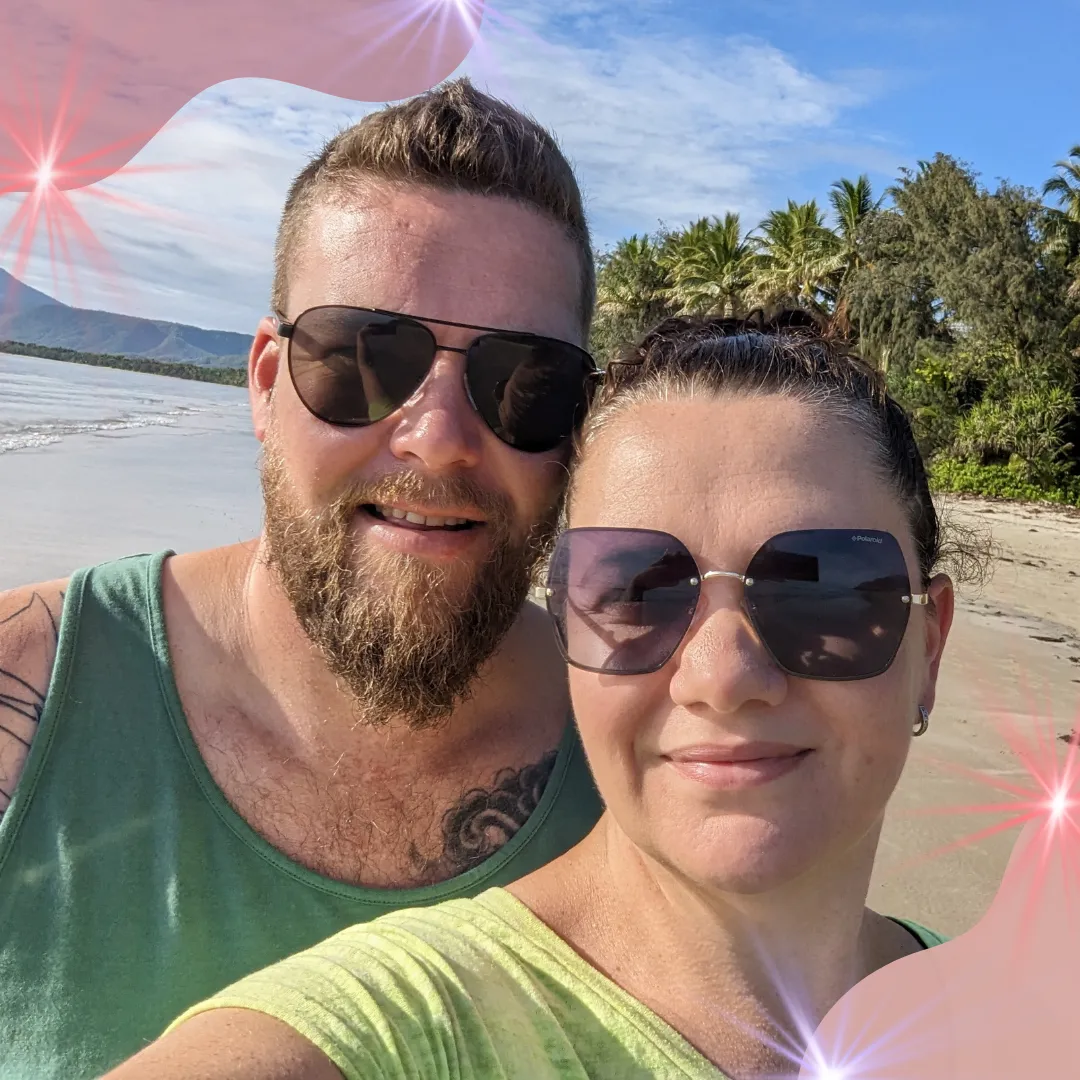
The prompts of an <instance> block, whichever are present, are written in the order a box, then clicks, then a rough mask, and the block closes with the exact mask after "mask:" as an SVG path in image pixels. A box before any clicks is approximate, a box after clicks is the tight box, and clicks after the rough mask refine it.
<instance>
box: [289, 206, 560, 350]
mask: <svg viewBox="0 0 1080 1080" xmlns="http://www.w3.org/2000/svg"><path fill="white" fill-rule="evenodd" d="M579 281H580V268H579V266H578V263H577V253H576V250H575V248H574V245H573V244H572V242H571V241H570V240H569V239H568V238H567V237H566V235H565V233H563V231H562V230H561V229H560V228H559V227H558V225H557V224H555V223H554V222H552V221H549V220H548V219H546V218H545V217H543V216H542V215H541V214H539V213H537V212H535V211H533V210H531V209H530V208H528V207H525V206H522V205H520V204H518V203H514V202H511V201H510V200H507V199H503V198H498V197H490V196H488V197H485V196H478V195H467V194H462V193H458V192H443V191H428V190H426V189H423V188H413V189H406V190H403V191H401V190H399V191H394V190H386V189H379V190H376V191H373V192H364V193H360V194H358V195H357V197H356V199H355V200H350V201H349V202H348V203H344V204H342V203H339V202H332V203H323V204H319V205H317V206H316V207H314V208H313V209H312V212H311V214H310V216H309V218H308V220H307V222H306V227H305V229H304V234H303V238H302V240H301V242H300V244H299V245H298V251H297V259H296V264H295V267H294V271H293V274H292V276H291V289H290V293H291V297H292V303H291V304H290V306H291V307H292V308H293V309H294V311H293V314H294V315H295V314H296V313H298V312H299V311H300V310H302V309H303V308H305V307H309V306H313V305H315V304H355V305H357V306H370V307H379V308H386V309H388V310H393V311H403V312H407V313H410V314H415V315H421V316H425V317H428V318H432V319H446V320H450V321H453V322H463V323H475V324H477V325H482V326H495V327H505V328H507V329H517V330H527V331H531V332H534V333H543V334H553V335H555V336H559V337H571V338H573V337H575V336H576V334H578V333H579V332H580V331H579V319H578V304H579V295H580V294H579V287H580V286H579Z"/></svg>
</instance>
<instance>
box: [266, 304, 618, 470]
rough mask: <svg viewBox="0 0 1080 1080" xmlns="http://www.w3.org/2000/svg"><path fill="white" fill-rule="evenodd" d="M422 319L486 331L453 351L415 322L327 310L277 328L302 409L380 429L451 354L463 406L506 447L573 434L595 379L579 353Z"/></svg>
mask: <svg viewBox="0 0 1080 1080" xmlns="http://www.w3.org/2000/svg"><path fill="white" fill-rule="evenodd" d="M425 321H426V322H431V323H436V324H438V325H439V326H455V327H461V328H464V329H467V330H482V331H484V333H482V334H481V335H480V336H479V337H477V338H475V339H474V340H473V341H472V342H471V343H470V344H469V346H468V347H467V348H464V349H454V348H450V347H449V346H447V345H440V344H439V343H438V342H437V341H436V339H435V335H434V333H432V331H431V330H430V329H429V328H428V327H427V326H425V325H424V323H423V322H421V321H420V320H419V319H417V318H414V317H412V316H409V315H401V314H399V313H397V312H393V311H380V310H377V309H374V308H370V309H369V308H358V307H345V306H339V305H330V304H327V305H321V306H319V307H312V308H308V309H307V310H306V311H303V312H301V313H300V314H299V315H297V317H296V318H295V319H294V320H293V321H292V322H287V321H285V320H284V319H282V320H280V321H279V322H278V327H277V330H278V333H279V334H280V335H281V336H282V337H283V338H286V339H287V341H288V346H287V362H288V367H289V376H290V378H291V379H292V384H293V386H294V387H295V388H296V393H297V395H298V396H299V398H300V400H301V402H303V404H304V407H305V408H306V409H307V410H308V412H310V413H312V415H314V416H316V417H317V418H318V419H320V420H322V421H324V422H325V423H327V424H334V425H338V426H342V427H365V426H367V425H368V424H375V423H378V421H380V420H382V419H384V418H385V417H387V416H389V415H390V414H391V413H392V412H394V411H395V410H396V409H399V408H400V407H401V406H402V405H404V404H405V402H406V401H408V400H409V398H411V397H412V396H413V394H415V393H416V391H417V390H418V389H419V388H420V385H421V384H422V383H423V381H424V380H425V379H426V378H427V375H428V372H430V371H431V367H432V365H433V364H434V362H435V357H436V355H437V354H438V353H439V352H453V353H459V354H460V355H461V356H464V357H465V390H466V393H467V395H468V397H469V401H470V402H471V403H472V406H473V408H474V409H475V410H476V411H477V412H478V413H479V414H480V416H481V418H482V419H483V421H484V423H486V424H487V426H488V427H489V428H491V430H492V431H493V432H494V433H495V434H496V435H497V436H498V437H499V438H500V439H501V440H502V441H503V442H504V443H506V444H507V445H509V446H512V447H514V448H515V449H517V450H524V451H526V452H529V453H542V452H544V451H550V450H554V449H555V448H556V447H558V446H559V445H560V444H562V443H563V441H564V440H565V439H567V438H568V437H569V436H571V435H572V434H573V433H574V431H575V430H576V428H577V426H578V425H579V424H580V422H581V420H582V419H583V417H584V415H585V410H586V408H587V407H588V404H589V398H590V396H591V391H592V387H593V386H594V385H595V380H596V378H597V376H598V374H599V372H598V369H597V366H596V364H595V362H594V361H593V358H592V357H591V356H590V355H589V354H588V353H587V352H586V351H585V350H584V349H580V348H578V346H576V345H572V344H571V343H570V342H568V341H559V340H558V339H556V338H549V337H542V336H539V335H537V334H524V333H515V332H512V331H508V330H496V329H493V328H492V327H487V326H472V325H471V324H469V323H456V322H447V321H446V320H444V319H427V320H425Z"/></svg>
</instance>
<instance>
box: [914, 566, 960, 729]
mask: <svg viewBox="0 0 1080 1080" xmlns="http://www.w3.org/2000/svg"><path fill="white" fill-rule="evenodd" d="M927 592H928V593H929V594H930V603H929V604H927V605H926V607H925V609H924V610H925V612H926V646H925V648H926V654H925V655H926V665H927V667H926V676H925V679H924V683H923V690H922V694H921V695H920V697H919V703H920V704H921V705H925V706H926V708H927V709H931V708H933V705H934V699H935V697H936V696H937V680H938V671H939V670H940V668H941V655H942V653H943V652H944V651H945V642H946V641H947V640H948V638H949V630H950V629H951V628H952V622H953V615H954V614H955V611H956V593H955V590H954V588H953V583H952V578H950V577H949V575H948V574H938V575H936V576H935V577H934V579H933V580H932V581H931V582H930V584H929V586H928V587H927Z"/></svg>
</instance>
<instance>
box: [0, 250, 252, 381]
mask: <svg viewBox="0 0 1080 1080" xmlns="http://www.w3.org/2000/svg"><path fill="white" fill-rule="evenodd" d="M0 341H24V342H28V343H30V344H33V345H51V346H53V347H54V348H61V349H74V350H76V351H78V352H88V353H109V354H113V355H117V356H144V357H147V358H149V359H151V360H175V361H180V362H183V363H188V364H207V365H211V366H214V367H241V366H243V365H244V364H246V363H247V358H248V351H249V350H250V348H251V336H250V335H249V334H235V333H233V332H232V331H231V330H204V329H202V328H201V327H198V326H186V325H184V324H182V323H172V322H159V321H158V320H156V319H137V318H135V317H134V316H132V315H116V314H114V313H113V312H111V311H90V310H88V309H86V308H76V307H70V306H69V305H67V304H62V303H61V302H60V301H59V300H54V299H53V298H52V297H51V296H49V295H47V294H46V293H43V292H39V291H38V290H37V289H32V288H31V287H30V286H29V285H24V284H23V282H21V281H19V279H18V278H16V277H13V276H12V275H11V274H9V273H8V272H7V271H6V270H2V269H0Z"/></svg>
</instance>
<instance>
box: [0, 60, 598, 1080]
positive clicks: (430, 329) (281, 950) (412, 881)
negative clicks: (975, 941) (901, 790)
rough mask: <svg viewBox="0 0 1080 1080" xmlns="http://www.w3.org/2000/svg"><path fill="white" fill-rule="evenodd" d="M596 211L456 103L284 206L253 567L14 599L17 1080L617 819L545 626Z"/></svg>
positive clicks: (583, 384)
mask: <svg viewBox="0 0 1080 1080" xmlns="http://www.w3.org/2000/svg"><path fill="white" fill-rule="evenodd" d="M594 289H595V280H594V267H593V260H592V253H591V246H590V242H589V235H588V228H587V225H586V221H585V216H584V213H583V209H582V200H581V195H580V192H579V190H578V186H577V183H576V181H575V179H574V176H573V172H572V170H571V168H570V166H569V164H568V163H567V161H566V159H565V158H564V156H563V155H562V154H561V152H560V151H559V149H558V147H557V145H556V144H555V142H554V140H553V139H552V137H551V136H550V135H549V134H548V133H547V132H546V131H544V130H543V129H542V128H540V127H539V126H538V125H537V124H535V123H534V122H533V121H531V120H529V119H528V118H527V117H525V116H523V115H522V114H520V113H519V112H517V111H515V110H514V109H512V108H510V107H509V106H507V105H505V104H504V103H502V102H498V101H496V100H494V99H492V98H490V97H487V96H486V95H483V94H481V93H479V92H478V91H476V90H475V89H474V88H473V87H472V86H471V85H470V84H469V83H468V82H467V81H465V80H458V81H456V82H452V83H449V84H446V85H444V86H442V87H440V88H437V89H436V90H434V91H431V92H429V93H427V94H424V95H421V96H420V97H419V98H415V99H412V100H410V101H407V102H404V103H402V104H399V105H395V106H392V107H389V108H387V109H384V110H382V111H380V112H377V113H374V114H372V115H371V116H368V117H367V118H365V119H364V120H363V121H361V122H360V123H359V124H358V125H356V126H355V127H353V128H351V129H349V130H347V131H345V132H343V133H342V134H340V135H338V136H337V137H336V138H334V139H333V140H332V141H331V142H330V143H329V144H328V145H327V146H326V148H325V149H324V150H323V152H322V153H321V154H320V155H319V156H318V158H316V159H315V160H314V161H313V162H312V163H311V164H310V165H309V166H307V167H306V168H305V169H304V170H303V171H302V172H301V173H300V175H299V176H298V177H297V179H296V181H295V182H294V184H293V186H292V189H291V190H290V192H289V196H288V200H287V202H286V205H285V209H284V213H283V215H282V219H281V225H280V230H279V235H278V242H277V249H276V274H275V279H274V287H273V295H272V308H273V311H274V313H275V317H274V318H266V319H264V320H263V321H262V322H261V323H260V325H259V327H258V330H257V332H256V334H255V337H254V341H253V344H252V349H251V356H250V360H249V368H248V375H249V387H250V398H251V408H252V415H253V419H254V428H255V433H256V435H257V437H258V438H259V439H260V440H261V441H262V443H263V447H264V455H263V469H262V482H263V490H264V495H265V527H264V530H263V532H262V535H261V536H260V537H259V538H258V540H255V541H252V542H250V543H245V544H240V545H237V546H235V547H228V548H221V549H215V550H210V551H202V552H198V553H195V554H188V555H174V554H172V553H171V552H161V553H158V554H154V555H145V556H132V557H130V558H127V559H123V560H119V561H116V562H111V563H106V564H103V565H99V566H95V567H92V568H89V569H87V570H81V571H78V572H76V573H75V574H74V575H73V576H72V577H71V578H70V579H69V580H66V581H54V582H49V583H45V584H38V585H34V586H29V587H27V588H24V589H16V590H14V591H12V592H9V593H7V594H4V595H0V789H2V791H3V795H2V796H0V811H3V818H2V820H0V1030H2V1031H3V1032H4V1036H3V1039H4V1046H3V1048H2V1049H0V1075H3V1076H4V1077H16V1076H17V1077H24V1076H25V1077H30V1076H32V1077H34V1078H35V1080H41V1078H46V1077H54V1076H55V1077H60V1076H63V1077H64V1078H65V1080H78V1078H87V1077H91V1076H98V1075H100V1074H101V1073H102V1072H104V1071H106V1070H107V1069H108V1068H110V1067H112V1066H113V1065H114V1064H116V1063H117V1062H119V1061H121V1060H122V1059H124V1058H126V1057H128V1056H129V1055H131V1054H132V1053H134V1052H135V1051H137V1050H138V1049H139V1048H140V1047H141V1046H142V1045H143V1044H144V1043H146V1042H148V1041H150V1040H152V1039H153V1038H155V1037H156V1036H157V1035H158V1034H160V1032H161V1031H162V1029H163V1027H164V1026H165V1025H166V1024H167V1023H168V1022H169V1021H170V1020H171V1019H172V1018H173V1017H174V1016H176V1015H177V1014H179V1013H180V1012H182V1011H183V1010H184V1009H185V1008H186V1007H187V1006H189V1005H191V1004H192V1003H194V1002H196V1001H198V1000H200V999H202V998H205V997H206V996H208V995H209V994H210V993H212V992H214V991H216V990H218V989H220V988H221V987H223V986H225V985H226V984H228V983H230V982H232V981H234V980H235V979H237V978H239V977H240V976H242V975H244V974H246V973H248V972H250V971H253V970H255V969H257V968H260V967H263V966H265V965H267V964H269V963H272V962H274V961H276V960H278V959H279V958H281V957H283V956H285V955H287V954H289V953H292V952H295V951H297V950H299V949H303V948H306V947H308V946H310V945H312V944H314V943H315V942H317V941H319V940H320V939H322V938H324V937H326V936H327V935H328V934H331V933H334V932H336V931H337V930H339V929H341V928H343V927H345V926H347V925H349V924H351V923H355V922H358V921H363V920H366V919H369V918H372V917H374V916H376V915H379V914H382V913H384V912H386V911H389V910H391V909H393V908H397V907H411V906H416V905H419V904H430V903H433V902H436V901H439V900H444V899H447V898H449V897H453V896H469V895H472V894H474V893H476V892H478V891H481V890H483V889H485V888H488V887H490V886H493V885H501V884H505V883H507V882H508V881H511V880H513V879H514V878H517V877H519V876H521V875H524V874H526V873H528V872H530V871H531V870H533V869H534V868H536V867H537V866H539V865H540V864H542V863H543V862H546V861H548V860H550V859H552V858H554V857H555V856H557V855H559V854H561V853H562V852H563V851H565V850H566V849H567V848H569V847H571V846H572V845H573V844H575V843H576V842H577V841H578V840H579V839H580V838H581V837H583V836H584V835H585V833H586V832H587V831H588V830H589V828H590V827H591V826H592V825H593V823H594V822H595V821H596V819H597V817H598V816H599V810H600V808H599V805H598V800H597V797H596V794H595V791H594V789H593V787H592V783H591V780H590V778H589V775H588V770H587V767H586V764H585V761H584V759H583V756H582V752H581V749H580V746H579V744H578V742H577V737H576V732H575V730H574V725H573V722H572V719H571V718H570V716H569V705H568V697H567V692H566V680H565V672H564V668H563V664H562V662H561V660H560V658H559V656H558V654H557V651H556V647H555V644H554V641H553V635H552V634H551V633H550V631H549V628H548V626H547V623H546V616H545V615H544V613H543V612H542V611H541V610H540V609H539V608H537V607H536V606H535V605H532V604H529V603H526V599H527V594H528V588H529V584H530V576H531V574H532V572H533V570H534V568H535V566H536V564H537V561H538V559H539V558H540V557H541V556H542V554H543V552H544V549H545V545H546V542H547V540H548V539H549V537H550V535H551V533H552V530H553V528H554V516H555V507H556V504H557V502H558V498H559V495H560V493H561V488H562V485H563V480H564V476H565V463H566V460H567V455H568V448H569V443H570V440H571V437H572V435H573V432H574V430H575V429H576V426H577V424H578V423H579V422H580V420H581V417H582V414H583V411H584V408H585V406H586V404H587V397H588V393H589V387H590V385H591V380H592V377H593V373H594V368H593V364H592V361H591V359H590V358H589V356H588V354H587V353H586V352H585V351H584V349H583V345H584V343H585V341H586V340H587V334H588V327H589V320H590V316H591V311H592V306H593V296H594Z"/></svg>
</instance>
